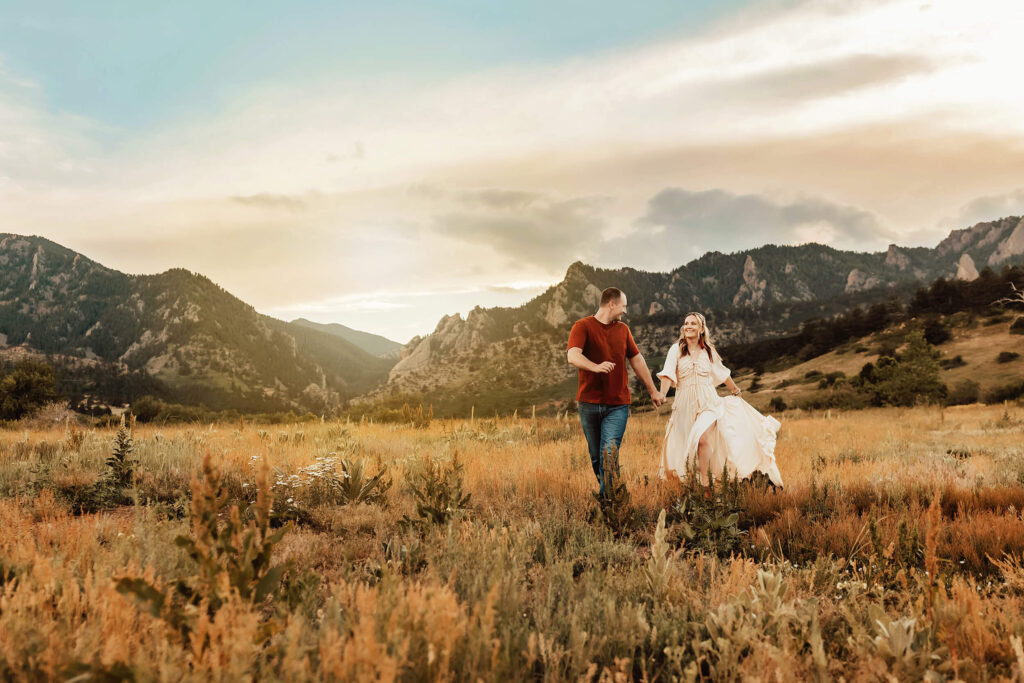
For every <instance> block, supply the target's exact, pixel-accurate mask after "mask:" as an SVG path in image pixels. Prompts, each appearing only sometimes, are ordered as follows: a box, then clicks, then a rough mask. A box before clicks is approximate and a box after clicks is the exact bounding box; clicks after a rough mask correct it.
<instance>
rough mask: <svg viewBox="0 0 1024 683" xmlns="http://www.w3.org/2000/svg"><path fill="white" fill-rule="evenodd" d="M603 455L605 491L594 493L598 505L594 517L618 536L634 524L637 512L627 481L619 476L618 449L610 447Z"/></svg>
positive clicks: (602, 470)
mask: <svg viewBox="0 0 1024 683" xmlns="http://www.w3.org/2000/svg"><path fill="white" fill-rule="evenodd" d="M602 457H603V459H604V463H603V465H602V468H601V472H602V477H603V479H604V481H603V486H602V489H603V492H601V491H598V492H595V493H594V494H593V495H594V499H595V501H596V502H597V507H596V508H595V509H594V511H593V513H592V518H593V519H594V520H596V521H598V522H600V523H601V524H603V525H604V526H606V527H608V529H610V530H611V532H612V533H613V534H614V535H615V536H617V537H618V536H622V535H623V534H625V533H626V532H627V531H629V530H630V529H631V528H632V527H633V526H634V523H635V521H636V516H637V514H636V510H635V509H634V507H633V505H632V497H631V496H630V494H629V489H628V488H627V487H626V482H624V481H623V480H622V477H620V476H619V451H618V449H617V448H610V449H608V450H607V451H605V452H604V454H603V455H602Z"/></svg>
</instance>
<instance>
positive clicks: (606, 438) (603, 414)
mask: <svg viewBox="0 0 1024 683" xmlns="http://www.w3.org/2000/svg"><path fill="white" fill-rule="evenodd" d="M577 411H578V412H579V414H580V424H581V425H583V434H584V436H586V437H587V448H588V450H589V451H590V464H591V466H592V467H593V468H594V474H595V475H596V476H597V482H598V484H599V485H600V489H599V491H598V495H602V496H603V495H604V493H605V490H604V480H605V478H604V457H603V456H604V454H605V453H606V452H609V451H611V454H612V462H613V463H614V468H615V470H614V471H613V472H609V473H608V474H609V475H611V476H610V477H609V479H611V478H614V476H615V475H617V474H618V473H619V472H618V470H619V444H621V443H622V435H623V434H625V433H626V421H627V420H628V419H629V406H628V405H621V406H611V405H605V404H603V403H583V402H582V401H581V402H580V403H579V404H577Z"/></svg>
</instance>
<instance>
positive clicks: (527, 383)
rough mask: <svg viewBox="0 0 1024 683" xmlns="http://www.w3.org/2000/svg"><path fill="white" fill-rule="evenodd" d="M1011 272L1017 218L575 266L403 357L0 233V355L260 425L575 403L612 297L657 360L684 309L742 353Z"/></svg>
mask: <svg viewBox="0 0 1024 683" xmlns="http://www.w3.org/2000/svg"><path fill="white" fill-rule="evenodd" d="M1022 262H1024V220H1022V219H1021V217H1019V216H1014V217H1007V218H1003V219H1000V220H996V221H990V222H985V223H978V224H977V225H974V226H972V227H970V228H966V229H963V230H955V231H953V232H951V233H950V235H949V236H948V237H947V238H946V239H944V240H943V241H942V242H940V243H939V244H938V245H937V246H936V247H934V248H925V247H914V248H906V247H899V246H896V245H892V246H890V247H889V248H888V250H886V251H883V252H877V253H858V252H850V251H840V250H837V249H833V248H831V247H828V246H824V245H821V244H805V245H801V246H774V245H766V246H763V247H758V248H756V249H750V250H746V251H741V252H736V253H732V254H722V253H719V252H709V253H707V254H705V255H703V256H701V257H700V258H698V259H696V260H693V261H691V262H689V263H687V264H685V265H682V266H680V267H678V268H676V269H674V270H672V271H670V272H667V273H665V272H662V273H657V272H645V271H640V270H635V269H632V268H620V269H602V268H595V267H592V266H588V265H586V264H583V263H574V264H572V265H571V266H569V268H568V270H567V272H566V275H565V277H564V278H563V280H562V281H561V282H559V283H558V284H556V285H554V286H552V287H550V288H549V289H548V290H547V291H545V292H544V293H543V294H541V295H539V296H537V297H535V298H534V299H532V300H531V301H529V302H527V303H525V304H523V305H522V306H519V307H515V308H491V309H483V308H479V307H478V308H475V309H473V310H472V311H470V313H469V314H468V315H467V316H466V317H465V318H463V317H462V316H461V315H458V314H456V315H451V316H445V317H443V318H442V319H441V320H440V321H439V322H438V324H437V327H436V329H435V330H434V332H432V333H431V334H428V335H426V336H423V337H416V338H414V339H413V340H412V341H410V342H409V343H408V344H406V345H405V346H403V347H400V348H399V345H398V344H397V343H396V342H392V341H390V340H387V339H385V338H383V337H379V336H378V335H372V334H369V333H365V332H359V331H358V330H352V329H350V328H347V327H345V326H343V325H338V324H333V325H323V324H318V323H313V322H310V321H308V320H305V319H299V320H295V321H293V322H284V321H281V320H277V319H275V318H271V317H269V316H265V315H262V314H260V313H258V312H257V311H256V310H255V309H253V308H252V306H250V305H248V304H246V303H244V302H242V301H240V300H239V299H237V298H236V297H234V296H232V295H231V294H229V293H228V292H226V291H225V290H223V289H222V288H221V287H219V286H217V285H216V284H214V283H213V282H212V281H210V280H209V279H207V278H206V277H204V276H202V275H198V274H195V273H191V272H188V271H186V270H183V269H172V270H169V271H167V272H164V273H160V274H156V275H127V274H124V273H121V272H118V271H115V270H112V269H109V268H106V267H104V266H102V265H100V264H98V263H96V262H94V261H92V260H90V259H88V258H86V257H85V256H83V255H81V254H78V253H75V252H74V251H71V250H70V249H67V248H65V247H62V246H61V245H59V244H56V243H54V242H51V241H49V240H46V239H44V238H41V237H26V236H20V235H14V234H2V233H0V353H2V352H3V350H4V349H7V350H10V349H12V348H18V349H21V350H23V351H31V352H38V353H46V354H50V355H52V356H54V357H59V358H62V359H65V360H67V359H71V360H73V361H74V362H76V363H81V364H87V363H107V364H110V365H111V367H112V368H115V369H119V370H120V371H123V372H130V371H134V372H136V373H139V372H142V373H145V374H147V375H148V376H151V377H153V378H155V379H156V380H158V381H159V382H160V383H162V386H164V387H165V390H166V396H167V397H168V398H170V399H174V400H178V401H180V402H184V403H200V402H202V403H205V404H206V405H208V406H211V407H239V408H242V409H245V410H248V411H253V412H257V411H259V410H280V409H293V408H297V409H306V410H314V411H317V412H328V411H333V410H335V409H338V408H339V407H341V406H343V405H344V404H345V403H346V402H347V401H349V400H351V399H356V400H358V401H373V400H378V399H382V398H386V397H389V396H390V397H395V396H416V397H420V398H421V399H426V400H429V401H431V402H435V403H438V404H440V405H449V406H462V407H464V406H465V405H466V404H473V405H475V402H476V401H477V400H479V397H481V396H490V397H491V398H492V403H493V404H494V405H505V406H511V405H517V404H523V403H524V402H527V403H528V402H533V403H536V402H542V401H543V399H544V398H545V397H550V396H553V395H562V394H565V397H564V398H566V399H567V398H571V396H572V386H573V384H574V377H575V371H574V370H573V369H572V368H570V367H569V366H568V365H567V364H566V362H565V339H566V335H567V332H568V329H569V327H570V326H571V324H572V322H573V321H575V320H576V319H578V318H581V317H584V316H586V315H589V314H591V313H593V312H594V311H595V310H596V309H597V306H598V300H599V297H600V293H601V290H602V289H604V288H605V287H608V286H617V287H619V288H621V289H623V290H624V291H625V292H626V294H627V296H628V297H629V302H630V303H629V309H628V318H627V322H628V323H629V324H630V326H631V328H632V329H633V333H634V336H635V337H636V339H637V342H638V344H639V345H640V348H641V350H642V351H643V352H644V354H645V356H646V357H647V359H648V360H649V361H657V359H659V357H662V356H663V355H664V353H665V350H666V349H667V348H668V346H669V345H670V344H671V343H672V341H674V340H675V338H676V336H677V335H678V329H679V324H680V322H681V318H682V317H683V315H684V314H685V313H686V312H687V311H691V310H699V311H702V312H705V313H706V314H707V315H708V319H709V323H710V325H711V327H712V332H713V334H714V335H715V339H716V342H717V343H718V344H719V345H720V346H722V345H728V344H733V343H742V342H750V341H754V340H757V339H761V338H766V337H771V336H777V335H780V334H783V333H785V332H786V331H788V330H792V329H793V328H795V327H796V326H797V325H799V324H800V323H802V322H804V321H806V320H808V319H811V318H816V317H824V316H829V315H832V314H834V313H838V312H840V311H843V310H845V309H847V308H849V307H850V306H854V305H859V304H864V303H874V302H877V301H879V300H882V299H884V298H886V297H889V296H892V295H893V293H899V292H903V293H909V292H912V291H913V290H914V289H916V288H917V287H918V286H920V285H922V284H925V283H927V282H930V281H932V280H934V279H936V278H940V277H946V278H961V279H974V278H976V277H977V276H978V274H979V271H981V270H983V269H984V268H993V269H999V268H1001V267H1002V266H1004V265H1009V264H1018V263H1022ZM655 364H656V363H655V362H652V363H651V365H652V366H653V365H655Z"/></svg>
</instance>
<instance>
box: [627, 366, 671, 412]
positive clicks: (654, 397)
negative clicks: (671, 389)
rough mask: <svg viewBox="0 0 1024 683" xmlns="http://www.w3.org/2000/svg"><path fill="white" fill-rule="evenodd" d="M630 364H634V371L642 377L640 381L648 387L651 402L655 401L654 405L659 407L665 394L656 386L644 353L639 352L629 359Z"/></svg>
mask: <svg viewBox="0 0 1024 683" xmlns="http://www.w3.org/2000/svg"><path fill="white" fill-rule="evenodd" d="M629 364H630V365H631V366H633V372H635V373H636V376H637V377H639V378H640V381H641V382H643V383H644V386H645V387H647V391H648V392H649V393H650V394H651V402H652V403H654V407H655V408H657V407H658V406H660V405H661V404H662V403H664V402H665V396H664V394H662V393H661V392H660V391H658V389H657V388H656V387H655V386H654V380H653V379H651V371H650V369H648V367H647V361H645V360H644V356H643V354H642V353H638V354H636V355H635V356H633V357H632V358H630V359H629Z"/></svg>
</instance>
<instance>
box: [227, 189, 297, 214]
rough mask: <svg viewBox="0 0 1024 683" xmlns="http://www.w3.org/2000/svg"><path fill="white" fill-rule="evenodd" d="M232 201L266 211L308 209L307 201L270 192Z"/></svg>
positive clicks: (232, 199) (235, 198)
mask: <svg viewBox="0 0 1024 683" xmlns="http://www.w3.org/2000/svg"><path fill="white" fill-rule="evenodd" d="M231 201H233V202H236V203H238V204H243V205H245V206H255V207H259V208H264V209H285V210H287V211H305V210H306V208H307V204H306V201H305V200H303V199H300V198H298V197H295V196H290V195H283V194H270V193H269V192H261V193H260V194H254V195H249V196H247V197H231Z"/></svg>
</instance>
